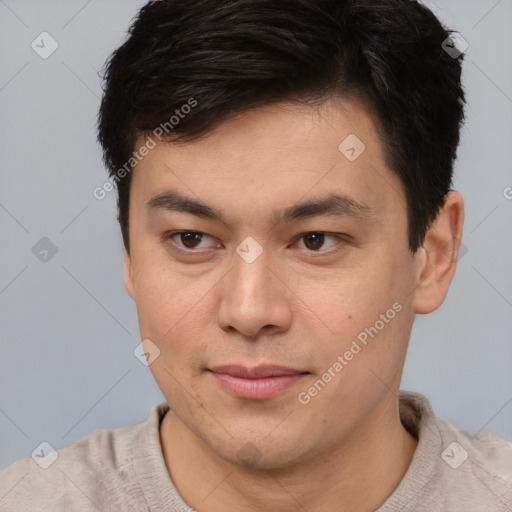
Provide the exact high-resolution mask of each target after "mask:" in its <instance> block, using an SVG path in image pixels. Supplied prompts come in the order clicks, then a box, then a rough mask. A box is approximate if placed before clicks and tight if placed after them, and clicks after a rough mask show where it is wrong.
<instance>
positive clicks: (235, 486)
mask: <svg viewBox="0 0 512 512" xmlns="http://www.w3.org/2000/svg"><path fill="white" fill-rule="evenodd" d="M451 37H452V36H450V33H449V32H448V31H447V30H446V29H445V28H443V27H442V26H441V24H440V23H439V21H438V20H437V19H436V18H435V16H434V15H433V14H432V13H431V12H430V11H429V10H428V9H427V8H425V7H423V6H421V5H420V4H418V3H417V2H415V1H410V0H378V1H375V0H372V1H370V0H353V1H340V0H323V1H321V0H295V1H291V0H272V1H269V0H223V1H218V0H187V1H184V0H181V1H180V0H160V1H152V2H149V3H148V4H147V5H146V6H145V7H143V8H142V9H141V11H140V13H139V15H138V17H137V19H136V20H135V21H134V23H133V25H132V26H131V29H130V34H129V38H128V40H127V41H126V42H125V43H124V44H123V45H122V46H121V47H120V48H119V49H118V50H116V51H115V52H114V54H113V55H112V57H111V59H110V60H109V62H108V65H107V67H106V75H105V79H106V86H105V92H104V97H103V100H102V104H101V110H100V115H99V141H100V143H101V144H102V147H103V149H104V156H105V163H106V165H107V168H108V169H109V173H110V177H111V181H110V182H109V183H108V185H109V187H110V186H111V185H112V184H115V185H116V186H117V188H118V194H119V200H118V207H119V209H118V219H119V222H120V226H121V230H122V235H123V241H124V269H125V286H126V289H127V292H128V293H129V294H130V296H131V297H132V298H133V299H134V301H135V303H136V305H137V312H138V318H139V324H140V334H141V339H142V340H143V342H142V345H143V350H144V352H145V355H146V358H147V362H148V364H149V367H150V370H151V372H152V374H153V376H154V378H155V380H156V382H157V383H158V385H159V387H160V389H161V390H162V392H163V394H164V396H165V398H166V403H163V404H160V405H158V406H155V407H154V408H153V410H152V412H151V415H150V417H149V418H148V420H147V421H146V422H144V423H142V424H139V425H135V426H129V427H123V428H121V429H117V430H114V431H101V432H96V433H94V434H91V435H90V436H88V437H86V438H85V439H83V440H82V441H80V442H79V443H76V444H75V445H72V446H70V447H67V448H64V449H62V450H60V451H59V456H58V458H57V459H56V460H55V461H54V462H53V463H52V464H48V468H47V469H42V468H41V467H38V466H37V465H36V464H34V462H33V461H32V460H24V461H20V462H18V463H17V464H15V465H14V466H12V467H11V468H10V469H9V470H7V471H6V472H5V473H4V474H3V475H2V479H1V485H0V489H1V493H0V496H4V498H3V501H2V502H0V504H1V505H2V510H53V511H64V510H66V511H67V510H81V511H82V510H109V511H110V510H111V511H114V510H116V511H118V510H141V511H142V510H144V511H145V510H151V511H152V512H155V511H160V510H161V511H164V510H172V511H180V512H181V511H183V512H184V511H186V510H192V509H193V510H198V511H200V512H214V511H215V512H216V511H221V510H222V511H223V512H232V511H262V510H264V511H266V510H269V511H279V512H281V511H282V512H285V511H286V512H291V511H297V510H304V511H309V512H316V511H323V512H330V511H333V512H334V511H351V512H367V511H374V510H378V511H398V510H400V511H409V510H410V511H438V510H449V511H457V510H460V511H477V510H478V511H480V510H486V511H487V510H492V511H494V510H496V511H498V510H500V511H501V510H503V511H504V510H510V509H511V508H512V446H511V444H510V443H508V442H506V441H504V440H501V439H498V438H496V437H494V436H492V435H491V434H488V433H486V432H478V433H476V434H474V435H470V434H466V433H464V432H462V431H460V430H458V429H457V428H456V427H455V426H453V425H452V424H450V423H449V422H447V421H444V420H439V419H436V418H435V416H434V414H433V412H432V409H431V407H430V405H429V403H428V401H427V399H426V398H424V397H422V396H421V395H418V394H415V393H409V392H404V391H400V389H399V388H400V378H401V374H402V369H403V364H404V360H405V355H406V350H407V345H408V341H409V337H410V333H411V328H412V325H413V321H414V317H415V315H416V314H427V313H430V312H432V311H434V310H436V309H437V308H439V307H440V305H441V304H442V302H443V300H444V298H445V296H446V293H447V290H448V288H449V285H450V283H451V280H452V278H453V276H454V273H455V267H456V261H457V250H458V244H459V242H460V239H461V238H462V225H463V216H464V207H463V199H462V197H461V196H460V194H459V193H458V192H456V191H453V190H450V186H451V177H452V169H453V162H454V159H455V156H456V148H457V145H458V141H459V128H460V124H461V122H462V119H463V103H464V93H463V90H462V88H461V84H460V74H461V57H460V56H456V57H455V56H454V54H453V53H451V54H450V52H448V51H446V48H447V47H448V48H453V47H455V39H454V38H451ZM109 187H103V188H99V189H97V190H96V191H95V194H96V195H97V196H101V194H104V193H105V191H108V188H109Z"/></svg>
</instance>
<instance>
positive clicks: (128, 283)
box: [123, 247, 135, 300]
mask: <svg viewBox="0 0 512 512" xmlns="http://www.w3.org/2000/svg"><path fill="white" fill-rule="evenodd" d="M123 264H124V287H125V288H126V291H127V292H128V295H129V296H130V297H131V298H132V299H133V300H135V286H134V284H133V276H132V260H131V257H130V255H129V254H128V251H127V250H126V248H125V247H123Z"/></svg>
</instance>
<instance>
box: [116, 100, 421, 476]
mask: <svg viewBox="0 0 512 512" xmlns="http://www.w3.org/2000/svg"><path fill="white" fill-rule="evenodd" d="M351 134H352V135H351ZM354 135H355V136H356V137H357V139H359V140H360V141H361V142H362V143H363V144H364V146H365V149H364V151H363V152H361V153H360V154H359V156H358V153H359V152H360V151H361V149H362V146H361V145H360V143H359V142H357V140H356V139H355V138H354ZM349 136H350V137H349ZM347 137H349V138H348V139H347V141H346V142H345V143H344V144H342V145H341V149H340V148H339V146H340V144H341V143H342V142H343V141H344V140H345V139H346V138H347ZM153 139H154V140H156V141H157V142H158V140H157V139H156V137H153ZM144 142H145V139H144V138H141V139H140V141H139V142H138V145H137V147H139V145H142V144H144ZM137 147H136V148H135V149H137ZM354 157H357V158H354ZM133 173H134V174H133V176H132V178H133V181H132V184H131V200H130V212H129V219H130V256H129V257H128V256H127V255H126V254H125V270H126V274H125V275H126V287H127V290H128V292H129V293H130V295H131V296H132V297H133V298H134V300H135V301H136V305H137V311H138V317H139V323H140V331H141V338H142V339H149V340H151V342H152V343H153V344H154V346H156V347H157V348H158V349H159V351H160V353H159V355H158V357H157V358H156V359H155V360H154V362H153V363H152V364H151V365H150V369H151V371H152V373H153V375H154V378H155V380H156V382H157V383H158V385H159V387H160V389H161V390H162V392H163V394H164V396H165V398H166V400H167V402H168V403H169V405H170V407H171V410H172V413H173V414H174V415H175V417H176V418H177V419H178V420H179V421H180V422H181V423H182V424H183V425H184V426H185V427H186V428H187V429H189V430H190V431H191V432H192V433H193V434H195V435H196V436H197V437H198V438H199V439H201V440H202V441H203V442H204V443H205V444H206V445H207V446H208V447H209V448H210V449H211V450H212V451H213V452H214V453H215V454H217V455H218V456H220V457H222V458H223V459H226V460H229V461H232V462H234V463H238V464H240V463H242V462H241V459H244V458H245V459H246V460H248V459H250V463H251V464H253V465H255V466H257V467H267V468H270V467H284V466H286V465H287V464H291V463H292V462H293V463H297V462H298V461H301V460H306V459H308V458H310V457H313V456H320V455H321V454H322V453H325V452H326V451H327V450H331V449H332V447H333V446H339V447H341V446H343V444H344V443H348V442H349V441H351V440H352V441H353V440H354V439H355V438H356V437H357V436H360V437H363V438H364V436H365V435H368V433H369V432H370V431H372V429H376V428H378V423H379V420H380V419H382V418H383V417H384V416H385V414H387V413H385V411H388V412H389V407H391V406H390V404H393V403H395V402H396V396H395V395H394V393H396V392H397V390H398V387H399V379H400V375H401V370H402V366H403V360H404V358H405V352H406V346H407V342H408V339H409V335H410V330H411V326H412V322H413V317H414V307H413V298H414V287H415V282H416V279H417V274H418V268H417V267H418V265H417V261H416V257H415V256H413V255H412V254H411V253H410V251H409V250H408V244H407V215H406V202H405V195H404V191H403V187H402V185H401V182H400V180H399V179H398V177H396V176H395V174H394V173H393V172H392V171H391V170H390V169H389V168H387V167H386V166H385V164H384V156H383V148H382V145H381V143H380V140H379V138H378V135H377V131H376V129H375V125H374V124H373V122H372V119H371V117H370V116H369V115H368V114H367V113H366V111H365V109H364V108H363V107H362V106H361V104H359V103H357V102H355V101H348V100H346V101H341V100H336V101H334V100H331V101H329V102H327V103H326V104H325V105H323V106H322V107H317V108H312V107H309V106H298V105H294V104H279V105H274V106H266V107H262V108H258V109H254V110H252V111H249V112H246V113H244V114H242V115H239V116H238V117H236V118H233V119H231V120H229V121H227V122H224V123H223V124H222V125H220V126H219V128H217V129H216V130H215V131H214V132H212V134H211V135H210V136H208V137H206V138H203V139H201V140H198V141H196V142H193V143H189V144H164V143H161V142H158V144H157V145H156V147H155V148H154V149H152V150H151V151H150V152H149V154H148V155H147V156H146V157H145V158H144V159H143V160H142V161H141V162H140V163H139V164H138V165H137V167H136V168H135V170H134V171H133ZM165 194H172V195H173V197H172V200H169V199H170V198H167V200H165V199H162V195H165ZM157 196H158V197H160V199H158V200H155V198H157ZM178 196H180V199H183V198H186V199H188V200H189V201H188V202H186V201H185V202H184V201H182V200H177V198H178ZM334 197H337V198H338V199H337V200H333V199H332V198H334ZM329 198H330V199H331V201H330V202H329V201H327V202H326V203H325V201H326V200H328V199H329ZM343 198H345V199H347V198H348V200H344V199H343ZM152 200H153V202H152V203H151V204H149V203H150V202H151V201H152ZM194 202H196V203H197V202H200V203H203V205H206V206H208V207H209V210H207V211H206V212H205V211H204V208H203V209H202V210H201V208H198V205H197V204H194ZM306 203H307V204H309V207H308V206H307V205H306V206H304V207H301V206H303V205H305V204H306ZM317 203H318V204H317ZM315 204H317V205H316V206H315ZM183 210H188V211H183ZM180 232H184V233H182V234H180ZM176 233H177V234H176ZM187 233H188V234H187ZM150 346H151V347H153V345H150ZM151 350H153V349H150V350H149V351H150V352H151ZM157 352H158V351H156V353H157ZM336 363H337V364H336ZM225 365H235V366H240V367H245V368H247V369H254V368H260V369H261V367H262V366H268V365H276V366H279V367H286V368H287V369H288V370H289V372H292V373H294V376H290V375H288V376H287V377H286V376H285V377H283V376H280V377H279V376H274V377H268V376H267V378H266V379H260V380H252V381H250V382H249V381H248V379H244V378H240V376H239V375H238V376H236V375H235V376H233V375H231V376H230V375H229V374H230V373H236V371H235V370H229V369H222V368H220V367H221V366H225ZM277 373H278V374H282V373H286V372H283V371H281V370H278V371H277ZM253 377H254V375H253ZM329 377H330V378H329ZM360 440H361V439H360ZM249 443H250V444H249Z"/></svg>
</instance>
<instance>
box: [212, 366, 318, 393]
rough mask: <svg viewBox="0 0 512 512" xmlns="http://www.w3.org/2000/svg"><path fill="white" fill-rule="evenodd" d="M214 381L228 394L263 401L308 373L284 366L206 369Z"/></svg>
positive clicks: (217, 367) (292, 384)
mask: <svg viewBox="0 0 512 512" xmlns="http://www.w3.org/2000/svg"><path fill="white" fill-rule="evenodd" d="M208 372H209V373H210V374H211V375H212V376H213V378H214V379H215V381H216V382H217V383H218V384H219V385H220V386H221V387H222V388H223V389H224V390H225V391H227V392H228V393H230V394H231V395H234V396H236V397H237V398H242V399H245V400H265V399H270V398H273V397H275V396H277V395H278V394H279V393H281V392H283V391H285V390H286V389H288V388H290V387H292V386H294V385H295V384H297V383H298V382H299V381H300V380H302V379H303V378H304V377H305V376H306V375H309V372H307V371H302V370H297V369H294V368H287V367H284V366H273V365H272V366H256V367H253V368H248V367H245V366H240V365H224V366H216V367H214V368H211V369H208Z"/></svg>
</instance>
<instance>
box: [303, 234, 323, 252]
mask: <svg viewBox="0 0 512 512" xmlns="http://www.w3.org/2000/svg"><path fill="white" fill-rule="evenodd" d="M303 238H304V245H305V246H306V248H308V249H309V250H311V251H318V250H319V249H321V248H322V246H323V245H324V242H325V235H324V233H308V234H307V235H304V237H303Z"/></svg>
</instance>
